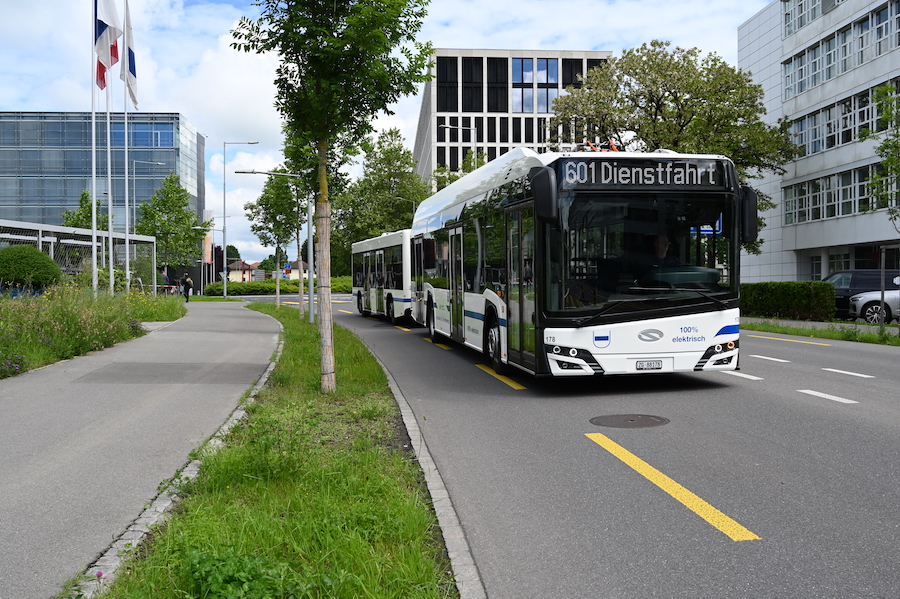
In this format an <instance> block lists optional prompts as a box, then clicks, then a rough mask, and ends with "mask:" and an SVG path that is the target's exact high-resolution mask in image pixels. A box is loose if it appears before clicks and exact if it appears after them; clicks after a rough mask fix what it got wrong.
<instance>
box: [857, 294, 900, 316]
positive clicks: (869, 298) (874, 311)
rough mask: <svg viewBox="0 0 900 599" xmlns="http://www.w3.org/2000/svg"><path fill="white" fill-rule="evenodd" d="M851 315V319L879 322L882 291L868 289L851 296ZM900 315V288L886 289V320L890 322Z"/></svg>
mask: <svg viewBox="0 0 900 599" xmlns="http://www.w3.org/2000/svg"><path fill="white" fill-rule="evenodd" d="M848 312H849V316H850V319H851V320H856V319H857V318H862V319H864V320H865V321H866V322H871V323H877V322H878V313H879V312H881V291H866V292H865V293H857V294H856V295H854V296H852V297H850V307H849V311H848ZM898 317H900V289H885V290H884V321H885V322H890V321H891V320H892V319H894V318H898Z"/></svg>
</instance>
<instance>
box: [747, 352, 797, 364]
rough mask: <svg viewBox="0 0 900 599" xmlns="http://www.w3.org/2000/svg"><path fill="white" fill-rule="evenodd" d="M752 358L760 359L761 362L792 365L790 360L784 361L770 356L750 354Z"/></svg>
mask: <svg viewBox="0 0 900 599" xmlns="http://www.w3.org/2000/svg"><path fill="white" fill-rule="evenodd" d="M750 357H751V358H759V359H760V360H770V361H772V362H784V363H790V360H782V359H781V358H772V357H769V356H757V355H756V354H750Z"/></svg>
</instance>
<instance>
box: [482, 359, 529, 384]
mask: <svg viewBox="0 0 900 599" xmlns="http://www.w3.org/2000/svg"><path fill="white" fill-rule="evenodd" d="M475 366H476V367H478V368H480V369H481V370H483V371H485V372H486V373H488V374H489V375H491V376H492V377H494V378H495V379H497V380H498V381H503V382H504V383H506V384H507V385H509V386H510V387H512V388H513V389H516V390H519V389H524V388H525V387H523V386H522V385H520V384H519V383H517V382H515V381H514V380H512V379H511V378H509V377H508V376H503V375H502V374H497V373H496V372H495V371H494V369H493V368H491V367H490V366H485V365H484V364H476V365H475Z"/></svg>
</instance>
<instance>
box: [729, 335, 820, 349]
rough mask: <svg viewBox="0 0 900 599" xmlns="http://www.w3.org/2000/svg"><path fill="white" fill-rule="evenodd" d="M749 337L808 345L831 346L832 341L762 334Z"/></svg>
mask: <svg viewBox="0 0 900 599" xmlns="http://www.w3.org/2000/svg"><path fill="white" fill-rule="evenodd" d="M745 334H746V333H745ZM747 337H756V338H757V339H772V340H774V341H788V342H790V343H806V344H807V345H825V346H828V347H831V344H830V343H816V342H815V341H799V340H797V339H782V338H781V337H764V336H762V335H747Z"/></svg>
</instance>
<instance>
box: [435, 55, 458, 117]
mask: <svg viewBox="0 0 900 599" xmlns="http://www.w3.org/2000/svg"><path fill="white" fill-rule="evenodd" d="M457 77H458V73H457V66H456V57H447V56H438V58H437V111H438V112H457V109H458V106H459V105H458V103H457V99H456V96H457V89H458V79H457Z"/></svg>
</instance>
